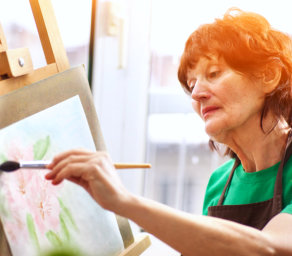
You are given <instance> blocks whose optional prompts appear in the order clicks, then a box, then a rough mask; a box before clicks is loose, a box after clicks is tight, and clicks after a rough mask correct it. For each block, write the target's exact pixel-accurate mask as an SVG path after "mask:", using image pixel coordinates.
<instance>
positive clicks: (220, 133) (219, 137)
mask: <svg viewBox="0 0 292 256" xmlns="http://www.w3.org/2000/svg"><path fill="white" fill-rule="evenodd" d="M205 132H206V133H207V134H208V136H209V137H210V139H212V140H214V141H217V142H220V143H224V141H223V138H224V137H226V136H225V134H224V129H223V128H222V127H219V126H215V125H214V124H207V123H206V124H205Z"/></svg>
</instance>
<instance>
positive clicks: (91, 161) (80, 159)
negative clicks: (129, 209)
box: [46, 150, 130, 213]
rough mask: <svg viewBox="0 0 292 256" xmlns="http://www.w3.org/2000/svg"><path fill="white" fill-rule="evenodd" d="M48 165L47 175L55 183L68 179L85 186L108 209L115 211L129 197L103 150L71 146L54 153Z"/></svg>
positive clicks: (117, 210)
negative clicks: (77, 148) (72, 148)
mask: <svg viewBox="0 0 292 256" xmlns="http://www.w3.org/2000/svg"><path fill="white" fill-rule="evenodd" d="M47 168H48V169H50V170H51V172H49V173H48V174H47V175H46V179H48V180H52V183H53V184H54V185H58V184H59V183H61V182H62V181H63V180H64V179H67V180H70V181H72V182H74V183H76V184H78V185H80V186H82V187H83V188H84V189H86V190H87V192H88V193H89V194H90V195H91V196H92V197H93V199H94V200H95V201H96V202H97V203H98V204H99V205H100V206H102V207H103V208H105V209H107V210H111V211H113V212H116V213H118V212H119V210H121V209H122V208H123V205H124V203H125V202H126V201H127V200H129V198H130V193H129V192H128V191H127V190H126V189H125V187H124V186H123V185H122V183H121V181H120V179H119V177H118V175H117V172H116V169H115V167H114V165H113V162H112V160H111V159H110V157H109V155H108V154H107V153H106V152H89V151H85V150H70V151H67V152H63V153H61V154H59V155H57V156H56V157H55V158H54V159H53V162H52V163H51V164H49V165H48V166H47Z"/></svg>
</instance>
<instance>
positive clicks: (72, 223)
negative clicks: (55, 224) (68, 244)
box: [58, 198, 78, 231]
mask: <svg viewBox="0 0 292 256" xmlns="http://www.w3.org/2000/svg"><path fill="white" fill-rule="evenodd" d="M58 200H59V204H60V207H61V211H62V213H63V214H62V217H63V220H64V222H66V223H67V225H68V224H69V226H70V227H71V228H73V229H75V230H76V231H78V227H77V225H76V223H75V221H74V219H73V216H72V214H71V212H70V210H69V209H68V208H67V207H66V206H65V204H64V203H63V201H62V200H61V198H58Z"/></svg>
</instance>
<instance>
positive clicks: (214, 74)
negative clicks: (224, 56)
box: [209, 70, 220, 78]
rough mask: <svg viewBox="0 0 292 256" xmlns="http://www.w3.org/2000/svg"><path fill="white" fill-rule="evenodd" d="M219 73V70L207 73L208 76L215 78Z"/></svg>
mask: <svg viewBox="0 0 292 256" xmlns="http://www.w3.org/2000/svg"><path fill="white" fill-rule="evenodd" d="M219 74H220V71H219V70H217V71H212V72H210V73H209V78H216V77H217V76H218V75H219Z"/></svg>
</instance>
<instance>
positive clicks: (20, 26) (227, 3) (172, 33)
mask: <svg viewBox="0 0 292 256" xmlns="http://www.w3.org/2000/svg"><path fill="white" fill-rule="evenodd" d="M0 2H1V3H2V5H1V8H0V22H1V24H2V26H3V30H4V33H5V35H6V40H7V44H8V48H10V49H13V48H19V47H28V48H30V53H31V55H32V59H33V65H34V68H38V67H42V66H44V65H46V62H45V58H44V55H43V51H42V48H41V44H40V41H39V38H38V33H37V29H36V26H35V23H34V19H33V16H32V13H31V10H30V5H29V1H28V0H9V1H4V0H0ZM52 3H53V6H54V10H55V14H56V18H57V21H58V24H59V28H60V32H61V36H62V39H63V42H64V44H65V47H66V51H67V54H68V57H69V61H70V64H71V66H72V67H73V66H78V65H82V64H84V65H85V68H86V70H87V71H88V73H89V80H90V83H91V88H92V93H93V97H94V102H95V106H96V110H97V113H98V117H99V121H100V125H101V128H102V132H103V136H104V139H105V142H106V145H107V150H108V151H109V153H110V154H111V156H112V159H113V160H114V161H116V162H131V161H133V162H144V161H146V162H150V163H151V164H152V168H151V169H150V170H136V171H123V172H119V173H120V176H121V179H122V180H123V182H124V184H125V185H126V186H127V188H128V189H129V190H131V191H132V192H133V193H137V194H140V195H144V196H146V197H148V198H151V199H154V200H157V201H159V202H161V203H163V204H167V205H169V206H171V207H174V208H177V209H180V210H183V211H187V212H190V213H193V214H201V211H202V204H203V198H204V192H205V188H206V185H207V182H208V178H209V176H210V174H211V172H212V170H214V169H215V168H216V167H217V166H219V165H220V164H221V163H222V162H224V161H226V158H222V157H220V156H219V155H218V154H217V153H212V152H210V150H209V148H208V136H207V135H206V134H205V132H204V124H203V123H202V121H201V120H200V119H199V118H198V117H197V116H195V114H194V113H193V111H192V108H191V102H190V98H189V97H187V96H186V95H185V94H184V93H183V90H182V89H181V88H180V85H179V82H178V80H177V68H178V64H179V59H180V55H181V53H182V51H183V49H184V44H185V41H186V40H187V38H188V36H189V34H190V33H192V32H193V31H194V30H195V29H196V28H197V27H198V26H199V25H200V24H202V23H207V22H212V21H213V20H214V18H216V17H222V15H223V14H224V12H225V11H226V10H227V9H228V8H230V7H233V6H235V7H239V8H241V9H243V10H246V11H255V12H258V13H260V14H262V15H264V16H265V17H266V18H267V19H268V20H269V22H270V23H271V24H272V26H274V27H275V28H278V29H280V30H282V31H285V32H287V33H291V32H292V28H291V26H290V24H292V16H291V14H290V10H291V6H292V3H291V1H290V0H278V1H274V0H257V1H254V0H237V1H236V0H220V1H218V0H204V1H196V0H168V1H166V0H152V1H151V0H139V1H137V0H116V1H106V0H99V1H97V2H96V9H95V10H94V11H95V14H96V19H95V21H94V25H95V30H94V34H93V33H92V34H91V32H90V28H91V26H92V25H93V24H92V19H91V14H92V12H91V11H92V0H52ZM15 7H17V8H15ZM90 37H91V38H92V41H91V43H92V44H91V45H92V46H94V47H93V54H89V52H90V49H89V48H90ZM91 53H92V51H91ZM89 71H92V73H90V72H89ZM131 225H132V227H133V230H134V232H135V233H138V232H140V229H139V227H137V226H136V225H135V224H133V223H131ZM151 240H152V246H151V247H150V248H149V249H148V250H147V251H146V252H145V253H143V255H149V256H150V255H151V256H161V255H168V256H171V255H179V253H178V252H176V251H174V250H173V249H171V248H169V247H168V246H167V245H165V244H164V243H162V242H160V241H159V240H157V239H155V238H154V237H151Z"/></svg>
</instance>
